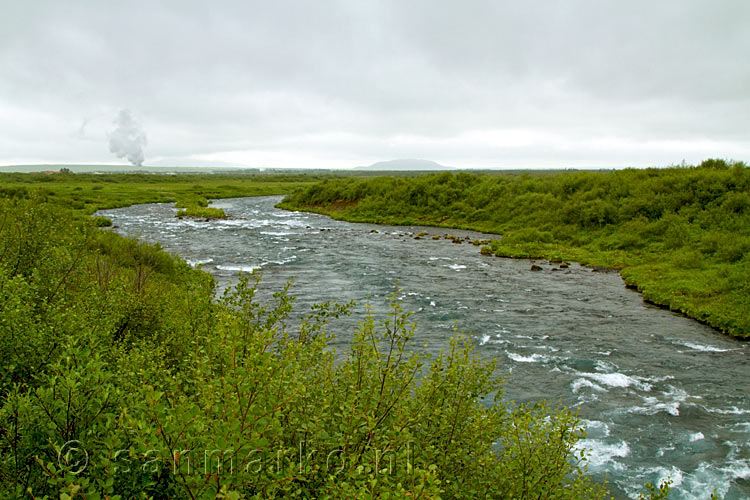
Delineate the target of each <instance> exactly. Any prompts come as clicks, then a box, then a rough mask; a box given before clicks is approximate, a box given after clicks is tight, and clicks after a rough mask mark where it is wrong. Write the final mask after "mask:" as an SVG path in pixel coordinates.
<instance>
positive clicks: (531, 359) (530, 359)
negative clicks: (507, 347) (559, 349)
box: [505, 351, 558, 363]
mask: <svg viewBox="0 0 750 500" xmlns="http://www.w3.org/2000/svg"><path fill="white" fill-rule="evenodd" d="M505 354H506V355H507V356H508V357H509V358H510V359H512V360H513V361H515V362H516V363H546V362H548V361H552V360H555V359H558V358H556V357H554V356H545V355H543V354H536V353H534V354H532V355H531V356H524V355H522V354H518V353H515V352H510V351H505Z"/></svg>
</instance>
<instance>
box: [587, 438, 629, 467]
mask: <svg viewBox="0 0 750 500" xmlns="http://www.w3.org/2000/svg"><path fill="white" fill-rule="evenodd" d="M573 449H574V453H575V454H576V455H577V456H578V455H580V452H581V450H584V449H585V450H586V457H587V458H588V463H589V467H591V468H598V467H602V466H604V465H608V464H610V463H612V462H614V463H612V464H611V467H612V468H613V469H622V468H623V467H624V466H623V465H621V464H618V463H617V462H615V460H614V459H615V458H625V457H627V456H628V455H630V446H628V443H626V442H625V441H620V442H619V443H612V444H609V443H605V442H603V441H601V440H599V439H581V440H580V441H578V442H577V443H576V444H575V446H574V447H573Z"/></svg>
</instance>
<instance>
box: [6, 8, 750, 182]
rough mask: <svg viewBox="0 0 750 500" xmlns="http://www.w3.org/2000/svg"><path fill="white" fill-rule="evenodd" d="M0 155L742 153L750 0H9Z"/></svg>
mask: <svg viewBox="0 0 750 500" xmlns="http://www.w3.org/2000/svg"><path fill="white" fill-rule="evenodd" d="M0 7H1V8H0V12H2V15H0V165H8V164H22V163H23V164H28V163H123V164H124V163H126V160H125V159H118V158H116V157H115V155H113V154H112V153H110V151H109V146H108V137H110V136H111V134H112V133H113V131H114V129H115V128H116V125H115V120H116V119H117V117H118V114H119V112H120V110H122V109H128V110H130V111H131V112H132V116H133V117H134V118H135V119H136V120H137V122H139V123H140V125H141V127H142V130H143V131H144V133H145V136H146V137H147V145H146V147H145V157H146V163H145V164H146V165H149V164H150V165H179V164H183V165H187V164H189V165H202V164H203V165H208V164H217V165H218V164H224V163H226V164H233V165H242V166H249V167H318V168H321V167H322V168H342V167H354V166H358V165H367V164H370V163H373V162H376V161H379V160H388V159H393V158H426V159H431V160H435V161H438V162H440V163H443V164H445V165H451V166H456V167H463V168H477V167H483V168H494V167H499V168H509V167H622V166H652V165H655V166H660V165H668V164H673V163H680V162H681V161H683V160H685V161H686V162H688V163H695V162H700V161H701V160H702V159H705V158H707V157H722V158H729V159H736V160H744V161H748V160H750V29H748V20H750V1H748V0H736V1H735V0H705V1H697V0H660V1H652V0H649V1H640V0H638V1H634V0H628V1H620V0H617V1H614V0H612V1H609V0H586V1H584V0H565V1H563V0H560V1H551V0H550V1H537V2H521V1H518V0H512V1H511V0H508V1H506V0H494V1H492V0H487V1H473V0H462V1H448V0H341V1H328V0H309V1H304V0H297V1H289V0H274V1H265V2H260V1H252V0H237V1H232V0H230V1H218V0H217V1H214V2H207V1H200V2H198V1H185V0H182V1H173V2H169V1H154V0H152V1H143V2H141V1H128V2H115V1H101V0H99V1H71V2H68V1H62V0H59V1H41V0H36V1H32V0H29V1H19V0H0Z"/></svg>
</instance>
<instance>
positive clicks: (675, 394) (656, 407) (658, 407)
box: [628, 386, 688, 417]
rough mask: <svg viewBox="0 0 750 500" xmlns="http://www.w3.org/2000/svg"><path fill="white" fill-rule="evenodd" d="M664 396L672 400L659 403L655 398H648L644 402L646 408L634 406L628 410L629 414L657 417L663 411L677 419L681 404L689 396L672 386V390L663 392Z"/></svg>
mask: <svg viewBox="0 0 750 500" xmlns="http://www.w3.org/2000/svg"><path fill="white" fill-rule="evenodd" d="M662 394H664V396H666V397H668V398H670V399H668V400H665V401H659V399H658V398H656V397H653V396H646V397H644V398H643V402H644V403H645V404H646V406H633V407H632V408H628V412H629V413H638V414H641V415H655V414H657V413H659V412H661V411H663V412H666V413H669V414H670V415H673V416H675V417H677V416H679V415H680V403H682V402H684V401H685V400H686V399H687V398H688V394H687V393H686V392H685V391H683V390H682V389H677V388H676V387H672V386H670V390H669V391H667V392H663V393H662Z"/></svg>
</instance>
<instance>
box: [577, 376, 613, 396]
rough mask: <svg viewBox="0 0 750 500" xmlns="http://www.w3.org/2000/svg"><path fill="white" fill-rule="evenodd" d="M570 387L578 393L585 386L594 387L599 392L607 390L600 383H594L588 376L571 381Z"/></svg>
mask: <svg viewBox="0 0 750 500" xmlns="http://www.w3.org/2000/svg"><path fill="white" fill-rule="evenodd" d="M570 388H571V390H572V391H573V392H574V393H576V394H578V392H579V391H580V390H581V389H584V388H589V389H593V390H595V391H599V392H607V389H605V388H604V387H602V386H600V385H598V384H595V383H593V382H592V381H590V380H589V379H586V378H577V379H575V380H574V381H573V382H571V383H570Z"/></svg>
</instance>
